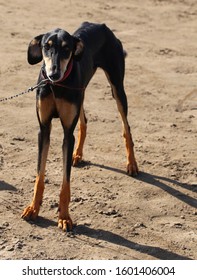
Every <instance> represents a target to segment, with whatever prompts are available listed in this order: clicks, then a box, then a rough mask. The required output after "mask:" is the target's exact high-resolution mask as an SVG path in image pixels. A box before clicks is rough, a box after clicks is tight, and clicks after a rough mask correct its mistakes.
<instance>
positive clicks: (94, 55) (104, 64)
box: [22, 22, 138, 230]
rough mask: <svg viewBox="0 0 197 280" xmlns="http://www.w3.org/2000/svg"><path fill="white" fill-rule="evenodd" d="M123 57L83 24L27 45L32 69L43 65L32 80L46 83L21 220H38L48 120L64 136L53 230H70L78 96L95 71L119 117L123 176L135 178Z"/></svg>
mask: <svg viewBox="0 0 197 280" xmlns="http://www.w3.org/2000/svg"><path fill="white" fill-rule="evenodd" d="M124 56H125V54H124V51H123V48H122V44H121V42H120V41H119V40H118V39H117V38H116V37H115V35H114V34H113V32H112V31H111V30H110V29H109V28H108V27H107V26H106V25H105V24H93V23H88V22H85V23H83V24H82V25H81V27H80V28H79V29H78V30H77V31H76V32H75V33H74V34H73V35H70V34H69V33H67V32H66V31H64V30H62V29H55V30H54V31H51V32H48V33H46V34H43V35H39V36H37V37H35V38H34V39H33V40H32V41H31V42H30V44H29V48H28V62H29V63H30V64H36V63H39V62H41V61H42V60H43V66H42V68H41V71H40V75H39V79H38V81H39V82H40V81H41V80H43V79H48V82H46V85H44V86H43V87H41V88H39V89H37V116H38V121H39V124H40V132H39V135H38V141H39V153H38V169H37V172H38V173H37V177H36V182H35V187H34V196H33V200H32V203H31V204H30V206H28V207H27V208H25V210H24V212H23V214H22V217H23V218H24V219H27V220H29V219H35V218H36V217H37V216H38V213H39V209H40V205H41V203H42V198H43V192H44V175H45V166H46V159H47V153H48V149H49V142H50V131H51V120H52V118H56V117H58V118H60V121H61V123H62V126H63V131H64V140H63V146H62V149H63V182H62V188H61V192H60V201H59V220H58V226H59V227H60V228H62V229H63V230H71V229H72V220H71V218H70V215H69V209H68V208H69V202H70V172H71V165H72V164H73V165H77V164H78V162H79V161H81V160H82V151H83V145H84V141H85V137H86V123H87V121H86V117H85V114H84V109H83V100H84V92H85V88H86V87H87V85H88V83H89V81H90V79H91V78H92V76H93V75H94V73H95V71H96V69H97V68H98V67H100V68H102V69H103V70H104V72H105V74H106V76H107V79H108V81H109V83H110V85H111V89H112V94H113V97H114V98H115V100H116V102H117V107H118V110H119V112H120V115H121V117H122V122H123V136H124V138H125V143H126V151H127V172H128V174H129V175H136V174H137V173H138V167H137V163H136V160H135V156H134V151H133V141H132V136H131V133H130V127H129V124H128V120H127V98H126V95H125V91H124V86H123V79H124V72H125V60H124ZM78 119H79V120H80V122H79V138H78V143H77V147H76V150H75V152H74V153H73V148H74V141H75V140H74V136H73V132H74V129H75V126H76V124H77V121H78Z"/></svg>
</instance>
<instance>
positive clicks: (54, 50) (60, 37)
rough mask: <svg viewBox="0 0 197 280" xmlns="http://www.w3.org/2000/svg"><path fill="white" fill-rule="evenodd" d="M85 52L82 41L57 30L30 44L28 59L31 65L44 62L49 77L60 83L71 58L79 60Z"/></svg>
mask: <svg viewBox="0 0 197 280" xmlns="http://www.w3.org/2000/svg"><path fill="white" fill-rule="evenodd" d="M83 50H84V44H83V42H82V41H81V40H79V39H78V38H76V37H73V36H71V35H70V34H69V33H68V32H66V31H64V30H62V29H55V30H53V31H51V32H48V33H46V34H42V35H39V36H36V37H35V38H34V39H33V40H32V41H31V42H30V44H29V47H28V52H27V59H28V62H29V64H31V65H33V64H36V63H39V62H40V61H42V60H44V64H45V71H46V75H47V77H48V78H49V79H50V80H51V81H52V82H58V81H60V80H61V79H62V78H63V77H64V74H65V72H66V70H67V67H68V64H69V61H70V60H71V58H73V59H76V60H79V59H80V58H81V56H82V53H83Z"/></svg>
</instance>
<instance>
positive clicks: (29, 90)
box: [0, 79, 48, 102]
mask: <svg viewBox="0 0 197 280" xmlns="http://www.w3.org/2000/svg"><path fill="white" fill-rule="evenodd" d="M47 82H48V79H44V80H42V81H40V83H38V84H37V85H35V86H33V87H30V88H28V89H27V90H25V91H23V92H21V93H18V94H15V95H12V96H9V97H5V98H2V99H0V102H4V101H8V100H11V99H14V98H16V97H19V96H21V95H24V94H26V93H29V92H31V91H34V90H35V89H36V88H39V87H42V86H44V85H46V83H47Z"/></svg>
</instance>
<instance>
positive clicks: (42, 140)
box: [22, 124, 51, 220]
mask: <svg viewBox="0 0 197 280" xmlns="http://www.w3.org/2000/svg"><path fill="white" fill-rule="evenodd" d="M50 131H51V125H50V124H48V125H40V132H39V134H38V168H37V176H36V182H35V185H34V196H33V200H32V202H31V204H30V205H29V206H28V207H27V208H25V209H24V211H23V214H22V218H24V219H25V220H30V219H31V220H34V219H35V218H36V217H37V216H38V213H39V210H40V205H41V204H42V197H43V192H44V176H45V166H46V160H47V154H48V150H49V142H50Z"/></svg>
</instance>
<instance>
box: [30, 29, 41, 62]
mask: <svg viewBox="0 0 197 280" xmlns="http://www.w3.org/2000/svg"><path fill="white" fill-rule="evenodd" d="M43 36H44V34H41V35H39V36H37V37H35V38H34V39H33V40H32V41H31V42H30V43H29V47H28V51H27V61H28V62H29V64H31V65H33V64H37V63H39V62H40V61H42V49H41V40H42V37H43Z"/></svg>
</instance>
